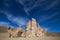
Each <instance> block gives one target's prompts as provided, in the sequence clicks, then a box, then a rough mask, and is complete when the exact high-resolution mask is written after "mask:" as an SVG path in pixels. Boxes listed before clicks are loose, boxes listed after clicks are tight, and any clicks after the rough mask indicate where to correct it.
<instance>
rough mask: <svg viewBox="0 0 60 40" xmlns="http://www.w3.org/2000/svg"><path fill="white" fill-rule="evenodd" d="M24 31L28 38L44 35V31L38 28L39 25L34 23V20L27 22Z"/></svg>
mask: <svg viewBox="0 0 60 40" xmlns="http://www.w3.org/2000/svg"><path fill="white" fill-rule="evenodd" d="M26 30H27V32H26V34H27V35H26V36H29V37H31V36H32V37H36V36H44V35H45V33H46V30H44V29H42V28H40V26H39V24H38V23H37V22H36V20H35V19H34V18H32V20H29V21H28V23H27V26H26Z"/></svg>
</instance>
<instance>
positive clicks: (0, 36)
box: [0, 33, 60, 40]
mask: <svg viewBox="0 0 60 40" xmlns="http://www.w3.org/2000/svg"><path fill="white" fill-rule="evenodd" d="M0 40H60V37H37V38H27V37H25V38H24V37H19V38H9V37H8V33H0Z"/></svg>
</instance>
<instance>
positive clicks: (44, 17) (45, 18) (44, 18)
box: [40, 12, 58, 22]
mask: <svg viewBox="0 0 60 40" xmlns="http://www.w3.org/2000/svg"><path fill="white" fill-rule="evenodd" d="M57 15H58V12H56V13H53V14H51V15H48V16H47V15H43V16H41V17H40V22H43V21H46V20H49V19H51V18H53V17H55V16H57Z"/></svg>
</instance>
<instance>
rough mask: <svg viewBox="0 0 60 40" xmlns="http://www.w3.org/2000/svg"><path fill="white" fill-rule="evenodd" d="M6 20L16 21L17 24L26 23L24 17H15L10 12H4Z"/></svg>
mask: <svg viewBox="0 0 60 40" xmlns="http://www.w3.org/2000/svg"><path fill="white" fill-rule="evenodd" d="M5 15H6V16H7V18H8V20H10V21H12V22H13V23H16V24H17V25H19V26H20V25H26V19H25V18H23V17H15V16H13V15H12V14H8V13H5Z"/></svg>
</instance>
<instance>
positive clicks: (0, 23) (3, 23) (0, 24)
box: [0, 22, 10, 26]
mask: <svg viewBox="0 0 60 40" xmlns="http://www.w3.org/2000/svg"><path fill="white" fill-rule="evenodd" d="M0 26H10V23H9V22H0Z"/></svg>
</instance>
